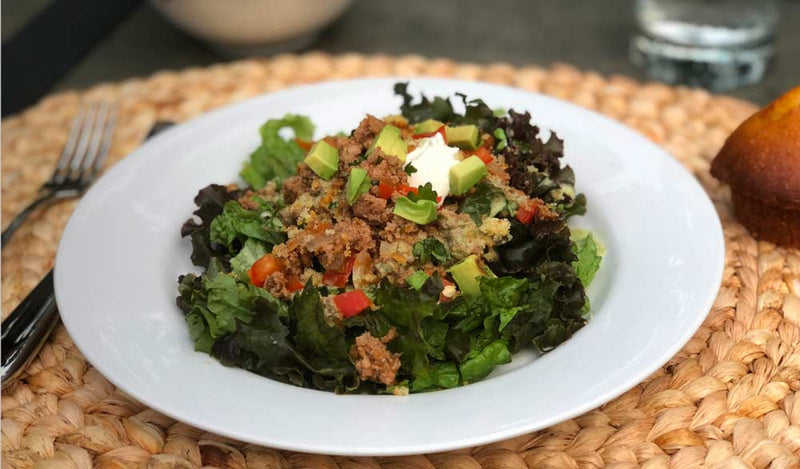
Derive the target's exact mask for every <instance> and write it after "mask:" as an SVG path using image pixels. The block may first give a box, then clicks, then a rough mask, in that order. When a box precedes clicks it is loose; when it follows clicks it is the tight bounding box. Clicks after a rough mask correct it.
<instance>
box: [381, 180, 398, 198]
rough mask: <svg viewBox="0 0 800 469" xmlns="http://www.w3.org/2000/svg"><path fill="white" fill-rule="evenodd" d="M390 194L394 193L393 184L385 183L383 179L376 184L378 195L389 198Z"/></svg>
mask: <svg viewBox="0 0 800 469" xmlns="http://www.w3.org/2000/svg"><path fill="white" fill-rule="evenodd" d="M392 194H394V186H393V185H391V184H387V183H385V182H383V181H381V182H380V183H379V184H378V197H380V198H381V199H386V200H389V199H391V198H392Z"/></svg>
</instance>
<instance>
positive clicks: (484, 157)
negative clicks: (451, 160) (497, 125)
mask: <svg viewBox="0 0 800 469" xmlns="http://www.w3.org/2000/svg"><path fill="white" fill-rule="evenodd" d="M464 154H465V155H467V156H472V155H475V156H477V157H478V158H480V159H481V161H483V163H484V164H489V163H491V162H492V161H494V156H492V152H491V151H489V149H488V148H486V147H480V148H478V149H477V150H475V151H468V152H465V153H464Z"/></svg>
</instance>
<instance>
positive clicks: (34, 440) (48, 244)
mask: <svg viewBox="0 0 800 469" xmlns="http://www.w3.org/2000/svg"><path fill="white" fill-rule="evenodd" d="M387 75H398V76H416V75H428V76H443V77H455V78H462V79H469V80H483V81H489V82H494V83H501V84H507V85H512V86H517V87H520V88H523V89H526V90H531V91H538V92H542V93H546V94H549V95H553V96H556V97H559V98H563V99H566V100H569V101H573V102H575V103H577V104H579V105H581V106H584V107H587V108H590V109H596V110H598V111H600V112H602V113H604V114H606V115H608V116H610V117H612V118H615V119H618V120H620V121H622V122H624V123H625V124H627V125H629V126H631V127H633V128H635V129H637V130H639V131H640V132H642V133H644V134H645V135H646V136H648V137H649V138H650V139H652V140H653V141H655V142H657V143H659V144H661V145H663V146H664V147H665V148H666V149H667V150H668V151H669V152H671V153H672V154H673V155H674V156H675V157H676V158H678V159H679V160H680V161H681V162H682V163H683V164H685V165H686V166H687V167H688V168H689V169H690V170H691V171H692V172H693V173H694V174H695V175H696V176H697V178H698V179H699V180H700V181H701V182H702V184H703V186H704V187H705V188H706V190H707V191H708V193H709V195H710V196H711V198H712V199H713V200H714V202H715V205H716V207H717V210H718V212H719V215H720V218H721V219H722V222H723V225H724V232H725V241H726V246H727V248H726V249H727V251H726V253H727V254H726V260H725V262H726V266H725V273H724V279H723V283H722V286H721V289H720V292H719V296H718V298H717V300H716V303H715V304H714V306H713V308H712V310H711V311H710V313H709V315H708V317H707V319H706V321H705V323H704V324H703V326H702V327H701V328H700V330H699V331H698V332H697V334H696V335H695V336H694V338H693V339H692V340H691V341H690V342H689V343H688V344H687V345H686V346H685V347H684V348H683V350H682V351H681V352H680V353H678V355H676V356H675V357H674V358H673V359H672V360H670V362H669V363H668V364H667V365H665V366H664V367H663V368H662V369H661V370H659V371H658V372H656V373H655V374H654V375H652V376H651V377H650V378H648V379H647V380H646V381H645V382H643V383H641V384H639V385H638V386H636V387H635V388H634V389H632V390H630V391H628V392H627V393H625V394H624V395H623V396H621V397H619V398H618V399H616V400H614V401H612V402H610V403H608V404H606V405H604V406H602V407H600V408H599V409H596V410H594V411H592V412H589V413H587V414H585V415H583V416H581V417H578V418H575V419H572V420H569V421H566V422H563V423H561V424H558V425H555V426H553V427H551V428H548V429H546V430H543V431H539V432H535V433H532V434H528V435H524V436H521V437H518V438H514V439H512V440H507V441H503V442H499V443H495V444H491V445H486V446H481V447H476V448H469V449H464V450H461V451H455V452H448V453H440V454H429V455H418V456H404V457H392V458H347V457H330V456H321V455H308V454H300V453H292V452H286V451H277V450H272V449H268V448H262V447H257V446H253V445H247V444H243V443H239V442H236V441H231V440H229V439H227V438H223V437H219V436H216V435H213V434H209V433H205V432H203V431H202V430H198V429H195V428H192V427H189V426H187V425H184V424H182V423H178V422H176V421H174V420H173V419H170V418H167V417H165V416H163V415H160V414H159V413H157V412H155V411H153V410H149V409H147V408H146V407H144V406H142V405H140V404H138V403H137V402H136V401H134V400H133V399H131V398H130V397H128V396H126V395H125V394H124V393H122V392H120V391H119V390H117V389H115V387H114V386H113V385H111V384H110V383H109V382H108V381H107V380H105V379H104V378H103V377H102V376H101V375H100V374H99V373H98V372H97V371H96V370H94V369H93V368H92V366H91V365H90V364H88V363H87V362H86V360H85V359H84V357H83V356H82V355H81V353H80V352H79V351H78V349H77V348H76V347H75V346H74V344H73V343H72V341H71V339H70V337H69V335H68V334H67V333H66V332H65V330H64V329H63V328H59V329H58V330H57V331H56V333H55V334H54V335H53V336H52V337H51V339H50V341H49V343H48V344H47V345H46V346H45V347H44V348H43V350H42V351H41V352H40V354H39V356H38V358H37V359H36V360H35V362H34V363H33V365H32V366H31V367H30V368H29V369H28V371H27V376H26V378H25V379H24V380H23V381H21V382H19V383H17V384H15V385H13V386H12V387H11V388H10V389H8V390H6V391H5V392H4V393H3V397H2V456H3V458H2V467H3V468H6V467H17V468H22V467H34V466H35V467H44V468H73V467H74V468H89V467H93V466H96V467H102V468H106V467H108V468H122V467H148V468H151V467H152V468H197V467H201V466H206V467H220V468H223V467H225V468H227V467H231V468H245V467H247V468H262V467H263V468H305V467H309V468H378V467H382V468H430V467H438V468H448V469H451V468H453V469H454V468H459V469H460V468H477V467H489V468H522V467H536V468H538V467H543V468H578V467H587V468H594V467H614V468H633V467H647V468H667V467H670V468H673V467H674V468H695V467H714V468H716V467H719V468H728V467H733V468H738V467H773V468H783V467H797V466H798V465H800V462H799V461H800V393H798V389H799V388H800V347H799V346H798V344H800V327H798V326H800V297H799V295H800V252H798V251H797V250H787V249H782V248H777V247H775V246H773V245H771V244H768V243H760V242H757V241H755V240H754V239H753V238H751V237H750V236H749V234H748V233H747V231H746V230H745V229H743V228H742V227H741V226H740V225H739V224H738V223H736V221H735V220H734V219H733V217H732V215H731V209H730V202H729V195H728V193H727V191H726V189H724V188H722V187H720V186H719V185H718V184H717V182H716V181H715V180H714V179H712V178H711V177H710V176H709V174H708V167H709V160H710V158H711V157H713V155H714V154H715V152H716V151H717V150H718V149H719V148H720V146H721V145H722V143H723V141H724V139H725V137H726V136H727V135H728V134H729V133H730V132H731V131H732V130H733V129H734V128H735V127H736V126H737V125H738V124H739V123H740V122H741V121H742V120H744V119H745V118H746V117H747V116H748V115H750V114H751V113H752V112H754V111H755V107H754V106H753V105H751V104H748V103H745V102H742V101H738V100H735V99H732V98H727V97H718V96H712V95H710V94H708V93H707V92H705V91H700V90H692V89H687V88H672V87H668V86H665V85H661V84H641V83H637V82H635V81H633V80H630V79H628V78H624V77H610V78H606V77H603V76H601V75H599V74H597V73H592V72H581V71H579V70H576V69H575V68H573V67H570V66H566V65H555V66H552V67H551V68H549V69H542V68H538V67H523V68H516V67H512V66H510V65H505V64H495V65H488V66H481V65H475V64H463V63H454V62H452V61H449V60H428V59H424V58H421V57H417V56H406V57H398V58H395V57H386V56H369V57H366V56H360V55H340V56H329V55H325V54H319V53H310V54H305V55H299V56H297V55H284V56H279V57H275V58H272V59H268V60H248V61H242V62H236V63H232V64H226V65H220V66H214V67H210V68H204V69H190V70H185V71H182V72H177V73H176V72H162V73H158V74H156V75H154V76H152V77H150V78H146V79H135V80H129V81H126V82H123V83H119V84H112V85H100V86H96V87H94V88H92V89H90V90H87V91H85V92H67V93H61V94H57V95H54V96H51V97H48V98H46V99H44V100H43V101H42V102H40V103H39V104H37V105H36V106H34V107H32V108H30V109H28V110H27V111H25V112H24V113H22V114H21V115H18V116H15V117H12V118H9V119H6V120H4V121H3V123H2V216H3V220H4V223H7V222H8V221H9V220H10V219H11V218H12V216H13V215H14V214H15V213H17V212H18V211H19V210H20V209H21V208H22V207H23V206H24V204H26V203H27V202H28V201H30V200H31V199H32V198H33V197H34V193H35V190H36V188H37V187H38V186H39V185H40V184H41V183H42V182H43V181H44V180H45V179H46V178H47V177H48V176H49V173H50V170H51V168H52V167H53V163H54V161H55V160H56V159H57V157H58V155H59V152H60V150H61V147H62V146H63V144H64V142H65V140H66V136H67V131H68V129H69V122H70V119H71V118H72V116H73V115H74V114H75V113H76V111H77V109H78V104H79V101H80V100H81V99H82V98H85V97H89V96H91V97H101V96H102V97H109V98H115V99H117V100H119V101H120V116H119V121H118V125H117V129H116V134H115V137H114V141H113V146H112V149H111V156H110V158H109V164H113V163H114V162H115V161H117V160H119V159H120V158H122V157H123V156H124V155H126V154H128V153H129V152H131V151H132V150H133V149H135V148H136V147H137V146H138V145H139V144H140V143H141V141H142V140H143V138H144V137H145V135H146V133H147V131H148V130H149V128H150V127H151V125H152V124H153V123H154V122H156V121H157V120H174V121H183V120H185V119H187V118H190V117H193V116H196V115H198V114H200V113H202V112H204V111H207V110H209V109H212V108H215V107H218V106H221V105H224V104H228V103H230V102H233V101H238V100H242V99H246V98H249V97H251V96H254V95H257V94H259V93H264V92H269V91H274V90H278V89H281V88H284V87H287V86H290V85H297V84H300V83H309V82H314V81H320V80H328V79H342V78H350V77H360V76H387ZM75 205H76V203H75V202H67V203H62V204H59V205H56V206H53V207H50V208H48V209H46V210H43V211H41V212H39V213H38V214H36V215H35V216H34V217H33V218H32V219H30V220H29V221H28V222H27V223H26V224H25V225H24V226H23V227H22V228H21V229H20V231H19V232H18V233H17V234H16V236H15V238H13V239H12V241H11V242H10V243H9V245H8V247H7V248H6V249H4V250H3V252H2V313H3V317H5V316H7V315H8V314H9V313H10V312H11V310H12V309H13V308H14V306H16V305H17V303H18V302H19V301H20V300H21V299H22V298H23V297H24V296H25V295H26V294H27V292H28V291H30V290H31V289H32V288H33V286H34V285H35V284H36V283H37V282H38V280H39V279H40V278H41V277H42V276H43V275H44V273H45V272H46V271H47V270H48V269H50V268H51V267H52V264H53V256H54V253H55V250H56V244H57V241H58V238H59V235H60V233H61V231H62V229H63V227H64V224H65V223H66V220H67V218H68V217H69V215H70V213H71V211H72V210H73V208H74V207H75ZM642 307H643V308H646V307H647V305H642ZM532 398H534V399H535V396H532ZM268 424H270V423H269V422H265V425H268Z"/></svg>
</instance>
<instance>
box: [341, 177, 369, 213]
mask: <svg viewBox="0 0 800 469" xmlns="http://www.w3.org/2000/svg"><path fill="white" fill-rule="evenodd" d="M345 192H346V197H347V203H348V204H350V205H353V204H354V203H356V200H358V198H359V197H361V194H366V193H367V192H369V178H368V177H367V170H366V169H362V168H353V169H351V170H350V176H349V177H348V178H347V186H346V187H345Z"/></svg>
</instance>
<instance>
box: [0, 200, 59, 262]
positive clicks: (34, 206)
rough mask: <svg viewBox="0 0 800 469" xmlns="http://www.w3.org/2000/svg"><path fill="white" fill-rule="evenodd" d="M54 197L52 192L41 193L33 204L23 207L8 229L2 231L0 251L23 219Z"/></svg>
mask: <svg viewBox="0 0 800 469" xmlns="http://www.w3.org/2000/svg"><path fill="white" fill-rule="evenodd" d="M54 196H55V193H54V192H53V191H45V192H43V193H42V194H40V195H39V197H37V198H36V200H34V201H33V202H31V203H30V205H28V206H27V207H25V210H23V211H22V212H20V213H19V215H17V216H16V217H14V219H13V220H11V223H9V224H8V227H6V229H5V230H3V234H2V237H1V238H0V249H2V248H5V247H6V243H8V240H9V239H11V235H13V234H14V232H15V231H17V228H19V226H20V225H21V224H22V222H24V221H25V219H26V218H28V215H30V214H31V213H33V211H34V210H36V209H37V208H38V207H39V205H42V204H43V203H45V202H47V201H48V200H50V199H52V198H53V197H54Z"/></svg>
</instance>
